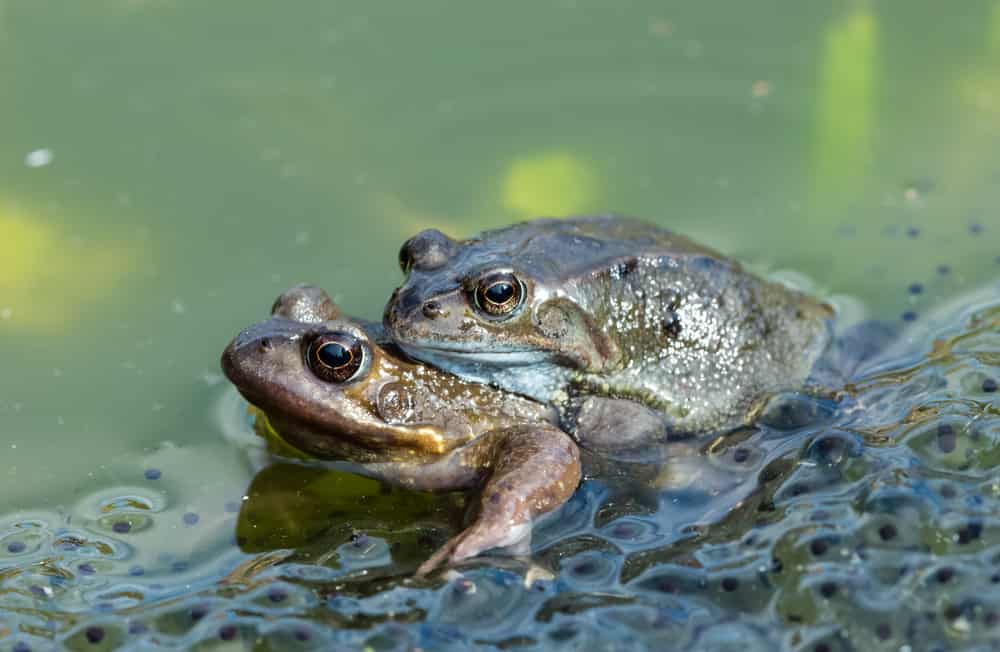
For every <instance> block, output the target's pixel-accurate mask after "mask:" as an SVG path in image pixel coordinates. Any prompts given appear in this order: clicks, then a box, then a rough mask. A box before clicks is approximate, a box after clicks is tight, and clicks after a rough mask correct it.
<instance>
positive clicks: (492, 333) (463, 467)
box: [222, 217, 832, 573]
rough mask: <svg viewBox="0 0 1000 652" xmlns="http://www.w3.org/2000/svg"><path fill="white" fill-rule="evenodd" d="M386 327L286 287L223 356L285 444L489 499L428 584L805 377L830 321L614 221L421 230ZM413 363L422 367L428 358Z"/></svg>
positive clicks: (797, 301) (741, 420)
mask: <svg viewBox="0 0 1000 652" xmlns="http://www.w3.org/2000/svg"><path fill="white" fill-rule="evenodd" d="M400 265H401V267H402V269H403V272H404V274H405V275H406V279H405V281H404V283H403V285H402V286H401V287H400V288H399V289H397V290H396V291H395V292H394V293H393V295H392V297H391V298H390V300H389V303H388V305H387V306H386V310H385V315H384V325H380V324H373V323H368V322H363V321H360V320H354V319H349V318H347V317H344V316H342V315H340V314H339V311H338V310H337V308H336V307H335V306H334V305H333V304H332V302H331V301H330V299H329V298H328V297H327V295H326V294H325V293H324V292H323V291H322V290H319V289H318V288H314V287H309V286H300V287H297V288H294V289H292V290H290V291H288V292H286V293H285V294H283V295H282V296H281V297H279V299H278V301H277V302H276V303H275V305H274V308H273V310H272V317H271V318H270V319H269V320H267V321H264V322H261V323H259V324H256V325H254V326H252V327H250V328H248V329H246V330H245V331H243V332H242V333H240V334H239V335H238V336H237V337H236V339H234V340H233V342H232V343H231V344H230V345H229V347H228V348H227V349H226V351H225V352H224V353H223V357H222V366H223V369H224V371H225V373H226V375H227V377H228V378H229V379H230V380H231V381H232V382H233V383H234V384H235V385H236V387H237V388H238V389H239V390H240V392H241V393H242V394H243V395H244V397H246V399H247V400H248V401H250V402H251V403H253V404H254V405H256V406H257V407H259V408H260V409H262V410H263V411H264V412H265V413H266V414H267V415H268V417H269V418H270V421H271V423H272V424H273V425H274V426H275V428H276V429H277V431H278V432H279V433H281V435H282V436H283V437H284V438H285V439H286V440H287V441H288V442H289V443H291V444H292V445H293V446H295V447H297V448H299V449H300V450H302V451H304V452H306V453H309V454H312V455H315V456H317V457H320V458H324V459H338V460H346V461H350V462H354V463H355V464H356V466H357V470H358V472H361V473H366V474H368V475H373V476H376V477H378V478H381V479H383V480H385V481H387V482H392V483H395V484H399V485H402V486H407V487H413V488H419V489H461V488H470V487H480V488H481V500H480V506H479V513H478V515H477V517H476V519H475V520H474V522H473V523H472V524H471V525H470V526H469V527H468V528H467V529H466V530H465V531H463V532H462V533H460V534H459V535H458V536H456V537H455V538H453V539H452V540H451V541H449V542H448V543H447V544H446V545H445V546H444V547H443V548H441V549H440V550H439V551H438V552H436V553H435V554H434V555H433V556H432V557H431V558H430V559H429V560H428V561H427V562H426V563H425V564H424V565H422V566H421V568H420V569H419V572H421V573H425V572H428V571H430V570H431V569H433V568H435V567H436V566H438V565H439V564H451V563H454V562H456V561H459V560H461V559H464V558H467V557H471V556H474V555H476V554H478V553H480V552H482V551H484V550H486V549H489V548H493V547H497V546H505V545H511V544H514V543H517V542H519V541H521V540H523V539H524V538H525V536H526V535H527V533H528V531H529V528H530V524H531V521H532V520H533V519H535V518H537V517H538V516H540V515H542V514H545V513H547V512H550V511H551V510H553V509H555V508H556V507H558V506H559V505H561V504H562V503H563V502H565V501H566V500H567V499H568V498H569V496H570V495H572V493H573V491H574V490H575V488H576V485H577V483H578V482H579V479H580V459H579V450H578V444H579V445H580V446H583V447H585V448H590V449H593V450H595V451H600V452H609V453H610V452H614V451H616V450H619V449H635V448H641V447H642V446H644V445H652V444H654V443H655V442H657V441H661V440H664V439H666V438H667V437H670V436H672V435H675V436H677V435H682V436H688V435H698V434H704V433H709V432H719V431H726V430H730V429H732V428H735V427H738V426H740V425H743V424H746V423H748V422H750V421H752V420H753V419H754V417H755V416H756V415H757V414H758V412H759V411H760V409H761V407H762V406H763V405H764V403H765V402H766V400H767V399H768V398H769V397H770V396H772V395H774V394H775V393H777V392H780V391H782V390H785V389H790V388H795V387H797V386H799V385H801V384H802V383H804V382H805V380H806V378H807V377H808V375H809V373H810V371H811V370H812V368H813V365H814V363H815V362H816V361H817V359H818V358H819V357H820V354H821V353H822V351H823V350H824V348H825V347H826V345H827V342H828V338H829V336H828V333H829V323H828V322H829V320H830V319H831V318H832V310H831V309H830V308H829V307H828V306H827V305H826V304H823V303H820V302H818V301H815V300H813V299H811V298H810V297H808V296H806V295H804V294H802V293H800V292H797V291H795V290H792V289H790V288H787V287H785V286H783V285H780V284H777V283H772V282H769V281H766V280H763V279H760V278H758V277H756V276H754V275H752V274H750V273H748V272H746V271H745V270H743V269H742V268H741V267H740V266H739V264H737V263H736V262H734V261H732V260H729V259H727V258H725V257H723V256H722V255H720V254H718V253H716V252H714V251H712V250H710V249H707V248H705V247H703V246H701V245H698V244H696V243H694V242H692V241H690V240H688V239H686V238H683V237H681V236H678V235H676V234H673V233H671V232H669V231H666V230H663V229H660V228H658V227H655V226H652V225H649V224H646V223H644V222H640V221H637V220H632V219H626V218H618V217H583V218H574V219H566V220H553V219H540V220H535V221H532V222H526V223H523V224H518V225H514V226H512V227H508V228H505V229H500V230H496V231H487V232H484V233H482V234H480V235H479V236H477V237H474V238H472V239H468V240H461V241H459V240H453V239H451V238H449V237H448V236H446V235H444V234H443V233H441V232H439V231H436V230H428V231H424V232H421V233H420V234H418V235H416V236H415V237H413V238H411V239H410V240H409V241H407V242H406V243H405V244H404V245H403V247H402V249H401V251H400ZM417 361H423V363H426V364H422V363H421V362H417Z"/></svg>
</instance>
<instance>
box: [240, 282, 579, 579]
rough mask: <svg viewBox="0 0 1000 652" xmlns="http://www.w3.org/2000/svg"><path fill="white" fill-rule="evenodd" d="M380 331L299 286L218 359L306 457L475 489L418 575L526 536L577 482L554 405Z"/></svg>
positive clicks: (573, 452)
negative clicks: (457, 524)
mask: <svg viewBox="0 0 1000 652" xmlns="http://www.w3.org/2000/svg"><path fill="white" fill-rule="evenodd" d="M381 339H384V338H382V337H381V329H380V327H379V326H378V325H377V324H370V323H365V322H361V321H358V320H352V319H350V318H347V317H344V316H342V315H340V314H339V313H338V311H337V309H336V307H335V306H334V305H333V303H332V302H331V301H330V299H329V297H328V296H327V295H326V293H325V292H323V291H322V290H320V289H319V288H315V287H310V286H299V287H296V288H293V289H292V290H289V291H288V292H286V293H285V294H283V295H282V296H281V297H279V298H278V300H277V301H276V302H275V304H274V307H273V309H272V317H271V318H270V319H268V320H266V321H263V322H260V323H258V324H255V325H253V326H251V327H250V328H247V329H246V330H244V331H243V332H241V333H240V334H239V335H238V336H237V337H236V338H235V339H234V340H233V341H232V342H231V343H230V344H229V346H228V347H227V348H226V350H225V352H224V353H223V354H222V368H223V370H224V372H225V374H226V376H227V377H228V378H229V380H230V381H232V383H233V384H234V385H236V387H237V389H239V391H240V393H242V394H243V396H244V397H245V398H246V399H247V400H248V401H250V402H251V403H252V404H254V405H256V406H257V407H258V408H260V409H261V410H263V411H264V412H265V414H267V416H268V418H269V420H270V421H271V423H272V425H273V426H274V427H275V429H276V430H277V431H278V432H279V433H280V434H281V436H282V437H283V438H284V439H285V440H286V441H287V442H288V443H290V444H291V445H292V446H294V447H296V448H298V449H299V450H301V451H303V452H305V453H309V454H311V455H314V456H317V457H320V458H324V459H332V460H344V461H348V462H352V463H354V464H353V465H352V467H351V470H354V471H356V472H359V473H364V474H366V475H371V476H374V477H377V478H380V479H382V480H384V481H386V482H390V483H393V484H397V485H401V486H404V487H410V488H414V489H423V490H454V489H466V488H473V487H481V501H480V510H479V514H478V516H477V517H476V519H475V521H474V522H473V523H472V524H471V525H470V526H469V527H468V528H467V529H466V530H465V531H463V532H462V533H460V534H459V535H458V536H456V537H454V538H453V539H452V540H450V541H449V542H448V543H447V544H445V546H444V547H442V548H441V549H440V550H438V551H437V552H436V553H435V554H434V555H433V556H432V557H431V558H430V559H428V561H427V562H425V563H424V564H423V565H422V566H421V567H420V569H419V570H418V573H420V574H424V573H427V572H429V571H430V570H432V569H433V568H435V567H437V566H438V565H440V564H450V563H454V562H457V561H460V560H462V559H465V558H468V557H472V556H474V555H476V554H479V553H480V552H482V551H484V550H487V549H489V548H493V547H497V546H507V545H512V544H514V543H518V542H519V541H522V540H523V539H524V538H525V537H526V536H527V534H528V532H529V528H530V524H531V521H532V520H533V519H535V518H537V517H538V516H540V515H542V514H545V513H547V512H550V511H552V510H553V509H555V508H556V507H558V506H559V505H561V504H562V503H564V502H565V501H566V500H567V499H568V498H569V497H570V496H571V495H572V493H573V491H574V490H575V489H576V486H577V484H578V483H579V480H580V460H579V451H578V450H577V447H576V445H575V444H574V443H573V441H572V440H571V439H570V438H569V436H567V435H566V434H565V433H564V432H562V431H561V430H559V429H558V428H557V427H556V426H555V425H553V420H554V419H555V415H554V414H553V411H552V410H551V408H549V407H546V406H544V405H541V404H539V403H536V402H534V401H531V400H527V399H525V398H522V397H520V396H515V395H512V394H509V393H506V392H503V391H501V390H497V389H493V388H490V387H486V386H483V385H478V384H475V383H469V382H466V381H463V380H461V379H459V378H456V377H454V376H451V375H449V374H446V373H443V372H440V371H438V370H436V369H433V368H429V367H425V366H424V365H421V364H419V363H413V362H411V361H409V360H407V359H405V358H403V357H402V356H400V355H398V354H396V353H394V352H393V350H392V349H391V345H387V346H383V345H382V344H381V343H380V340H381Z"/></svg>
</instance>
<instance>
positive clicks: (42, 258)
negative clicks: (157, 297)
mask: <svg viewBox="0 0 1000 652" xmlns="http://www.w3.org/2000/svg"><path fill="white" fill-rule="evenodd" d="M139 260H140V258H139V251H138V247H137V246H136V245H135V244H128V243H122V242H99V243H96V242H93V241H90V240H86V239H84V238H82V237H79V236H75V234H73V233H68V232H66V230H65V227H63V226H58V225H55V224H52V223H46V222H43V221H41V220H39V219H36V218H33V217H31V216H29V215H28V213H27V212H25V211H23V210H21V209H20V208H18V207H15V206H12V205H0V325H3V326H10V327H13V328H17V329H25V330H29V329H30V330H33V331H35V330H39V329H42V330H46V329H51V330H64V329H65V328H66V326H67V324H68V323H72V322H74V321H75V320H76V319H77V318H78V317H79V315H80V313H81V312H82V311H83V309H84V308H86V307H87V306H88V305H89V304H92V303H93V302H95V301H97V300H99V299H102V298H104V297H106V296H107V295H109V294H111V293H112V292H113V291H114V289H115V288H116V287H117V286H118V284H119V283H120V282H121V281H122V279H124V278H125V277H126V276H127V275H129V274H130V273H133V272H134V271H135V268H136V266H137V262H138V261H139Z"/></svg>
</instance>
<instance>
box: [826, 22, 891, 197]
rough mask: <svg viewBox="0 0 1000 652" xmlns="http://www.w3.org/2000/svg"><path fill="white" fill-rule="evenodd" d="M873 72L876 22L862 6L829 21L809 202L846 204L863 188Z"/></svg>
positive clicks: (871, 118) (866, 175) (872, 107)
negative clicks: (811, 198)
mask: <svg viewBox="0 0 1000 652" xmlns="http://www.w3.org/2000/svg"><path fill="white" fill-rule="evenodd" d="M877 72H878V23H877V21H876V18H875V14H874V13H873V12H872V10H871V8H870V7H869V6H868V5H867V3H863V4H860V5H859V6H857V7H856V8H855V9H854V10H853V11H851V12H850V13H848V14H847V15H846V16H844V17H843V18H842V19H841V20H838V21H836V22H835V23H833V25H832V26H831V27H830V29H829V30H828V31H827V33H826V38H825V40H824V43H823V51H822V56H821V63H820V73H819V93H818V95H819V97H818V115H817V119H816V140H815V151H814V164H813V170H812V191H813V192H812V194H813V199H814V201H815V202H817V203H818V204H820V205H824V206H826V205H828V204H837V203H838V202H850V201H852V200H853V199H855V198H856V197H857V196H858V195H860V194H861V193H863V192H864V190H865V183H866V181H867V179H868V178H869V171H870V169H871V165H872V160H873V155H874V153H873V145H874V140H873V137H874V132H875V124H874V123H875V109H876V106H875V88H876V84H877ZM830 212H831V213H835V211H830Z"/></svg>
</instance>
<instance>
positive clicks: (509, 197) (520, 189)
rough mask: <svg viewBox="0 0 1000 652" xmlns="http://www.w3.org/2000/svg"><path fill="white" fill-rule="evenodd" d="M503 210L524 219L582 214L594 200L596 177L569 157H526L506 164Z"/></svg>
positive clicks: (580, 161)
mask: <svg viewBox="0 0 1000 652" xmlns="http://www.w3.org/2000/svg"><path fill="white" fill-rule="evenodd" d="M502 193H503V206H504V208H506V209H508V210H511V211H514V212H515V213H520V214H521V215H524V216H544V215H548V216H560V215H571V214H574V213H581V212H585V211H586V210H587V209H588V208H591V207H593V205H594V203H595V200H596V197H597V177H596V175H595V174H594V171H593V170H592V169H591V167H590V166H589V165H588V164H587V163H586V162H584V161H583V160H581V159H580V158H579V157H576V156H573V155H572V154H567V153H560V152H554V153H549V154H540V155H537V156H528V157H525V158H521V159H518V160H516V161H514V162H513V163H511V164H510V167H509V168H508V170H507V174H506V176H505V177H504V180H503V188H502Z"/></svg>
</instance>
